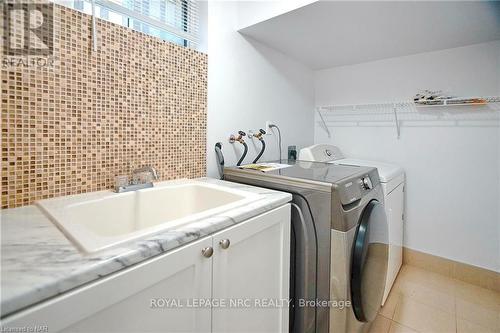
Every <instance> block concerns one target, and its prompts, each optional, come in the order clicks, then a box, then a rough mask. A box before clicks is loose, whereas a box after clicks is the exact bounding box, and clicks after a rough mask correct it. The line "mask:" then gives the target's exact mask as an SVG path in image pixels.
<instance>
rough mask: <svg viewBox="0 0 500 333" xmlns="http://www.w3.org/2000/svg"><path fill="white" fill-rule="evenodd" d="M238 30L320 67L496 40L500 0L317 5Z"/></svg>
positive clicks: (308, 63) (311, 65)
mask: <svg viewBox="0 0 500 333" xmlns="http://www.w3.org/2000/svg"><path fill="white" fill-rule="evenodd" d="M239 31H240V32H241V33H242V34H244V35H246V36H250V37H252V38H254V39H256V40H258V41H260V42H262V43H264V44H266V45H268V46H271V47H273V48H275V49H277V50H279V51H281V52H283V53H284V54H287V55H288V56H290V57H292V58H295V59H296V60H298V61H300V62H302V63H304V64H305V65H306V66H308V67H309V68H311V69H323V68H329V67H335V66H343V65H351V64H357V63H362V62H367V61H373V60H379V59H385V58H392V57H400V56H405V55H411V54H416V53H421V52H429V51H436V50H442V49H448V48H454V47H460V46H465V45H471V44H476V43H482V42H488V41H493V40H500V1H492V2H487V1H470V2H469V1H465V2H464V1H439V2H434V1H430V2H427V1H418V2H417V1H414V2H408V1H404V2H393V1H367V2H364V1H318V2H314V3H312V4H309V5H306V6H304V7H300V8H298V9H296V10H293V11H290V12H288V13H285V14H282V15H279V16H276V17H273V18H271V19H268V20H266V21H263V22H259V23H256V24H254V25H251V26H248V27H245V28H242V29H240V30H239Z"/></svg>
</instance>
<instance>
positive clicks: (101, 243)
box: [35, 179, 260, 254]
mask: <svg viewBox="0 0 500 333" xmlns="http://www.w3.org/2000/svg"><path fill="white" fill-rule="evenodd" d="M192 185H196V186H202V187H206V188H212V189H215V190H218V191H224V192H227V193H231V194H234V195H238V196H241V197H243V199H240V200H237V201H235V202H231V203H228V204H224V205H221V206H218V207H214V208H210V209H207V210H204V211H201V212H199V213H195V214H191V215H188V216H185V217H182V218H179V219H175V220H171V221H166V222H163V223H160V224H157V225H154V226H151V227H147V228H144V229H140V230H137V231H134V232H131V233H127V234H125V235H121V236H109V237H105V236H100V235H96V234H95V233H93V232H92V231H90V230H89V229H88V228H87V227H85V226H83V225H81V224H77V223H71V222H69V221H68V219H67V208H68V207H72V206H76V205H80V204H83V203H89V202H92V201H101V200H106V199H108V198H113V197H116V196H121V197H124V196H134V195H135V194H136V192H145V191H155V190H159V189H162V188H165V187H168V188H178V187H185V186H192ZM259 198H260V196H259V194H257V193H253V192H250V191H243V190H238V189H234V188H230V187H226V186H223V185H219V184H213V183H208V182H204V181H200V180H192V179H182V180H175V181H164V182H159V183H155V185H154V187H152V188H146V189H141V190H138V191H131V192H124V193H115V192H113V191H110V190H106V191H98V192H90V193H83V194H76V195H69V196H63V197H56V198H51V199H44V200H39V201H36V202H35V205H36V206H37V207H38V208H39V209H40V210H42V211H43V213H44V214H45V215H46V216H47V217H48V218H49V220H50V221H51V222H52V223H53V224H54V225H55V226H56V227H57V228H58V229H59V230H60V231H61V232H62V233H63V234H64V235H65V236H66V237H67V238H68V239H69V240H70V241H71V242H72V243H73V245H75V246H76V247H77V248H78V249H80V250H81V251H83V252H85V253H87V254H90V253H95V252H99V251H102V250H106V249H109V248H112V247H116V246H118V245H121V244H124V243H128V242H130V241H134V240H136V241H137V240H139V239H141V238H146V237H148V236H153V235H154V234H156V233H159V232H164V231H167V230H169V231H175V229H176V228H177V229H179V228H181V227H184V226H185V225H186V224H189V223H193V222H198V221H201V220H204V219H206V218H209V217H211V216H214V215H217V214H221V213H224V212H227V211H229V210H232V209H235V208H238V207H241V206H244V205H246V204H248V203H250V202H253V201H256V200H258V199H259Z"/></svg>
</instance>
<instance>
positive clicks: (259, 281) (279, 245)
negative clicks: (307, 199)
mask: <svg viewBox="0 0 500 333" xmlns="http://www.w3.org/2000/svg"><path fill="white" fill-rule="evenodd" d="M213 240H214V256H213V277H214V280H213V289H212V290H213V297H214V298H215V299H230V300H232V301H233V302H237V301H239V300H241V302H242V303H241V304H240V307H229V308H228V307H222V308H214V309H213V312H212V313H213V314H212V328H213V331H214V332H232V333H233V332H272V333H275V332H288V307H287V306H288V303H286V304H285V305H286V306H284V307H280V306H279V305H283V304H280V301H282V300H287V299H288V294H289V271H290V205H287V206H286V207H283V208H280V209H279V210H275V211H271V212H269V213H267V214H264V215H261V216H259V217H256V218H255V219H252V220H249V221H248V222H245V223H243V224H241V225H237V226H235V227H232V228H229V229H226V230H224V231H222V232H220V233H218V234H216V235H214V236H213ZM228 245H229V246H228ZM243 301H245V302H246V304H245V303H243Z"/></svg>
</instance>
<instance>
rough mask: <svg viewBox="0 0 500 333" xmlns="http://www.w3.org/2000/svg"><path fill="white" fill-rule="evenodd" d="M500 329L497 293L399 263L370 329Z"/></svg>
mask: <svg viewBox="0 0 500 333" xmlns="http://www.w3.org/2000/svg"><path fill="white" fill-rule="evenodd" d="M388 332H390V333H402V332H405V333H406V332H407V333H410V332H422V333H424V332H425V333H430V332H433V333H448V332H455V333H483V332H484V333H489V332H496V333H500V293H496V292H494V291H491V290H488V289H484V288H480V287H477V286H475V285H472V284H468V283H465V282H462V281H458V280H455V279H452V278H449V277H446V276H443V275H439V274H436V273H432V272H429V271H426V270H423V269H420V268H416V267H413V266H403V267H402V268H401V271H400V273H399V276H398V278H397V279H396V282H395V284H394V286H393V287H392V290H391V293H390V294H389V297H388V298H387V301H386V303H385V305H384V306H383V307H382V309H381V310H380V313H379V315H378V316H377V318H376V319H375V322H374V323H373V325H372V328H371V330H370V333H388Z"/></svg>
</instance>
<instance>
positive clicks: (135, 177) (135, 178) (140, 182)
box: [115, 166, 159, 193]
mask: <svg viewBox="0 0 500 333" xmlns="http://www.w3.org/2000/svg"><path fill="white" fill-rule="evenodd" d="M143 173H149V174H150V175H151V178H142V179H141V177H139V176H140V174H143ZM158 178H159V177H158V172H157V171H156V169H155V168H154V167H152V166H144V167H142V168H138V169H135V170H134V171H132V181H129V178H128V176H117V177H116V179H115V192H116V193H123V192H129V191H137V190H140V189H143V188H149V187H153V180H158Z"/></svg>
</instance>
